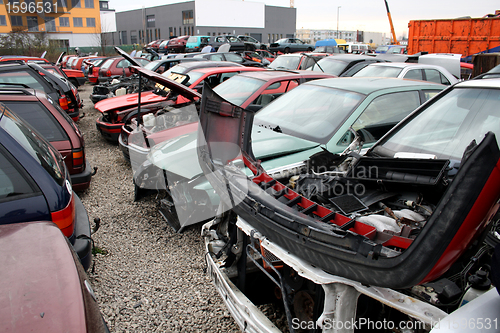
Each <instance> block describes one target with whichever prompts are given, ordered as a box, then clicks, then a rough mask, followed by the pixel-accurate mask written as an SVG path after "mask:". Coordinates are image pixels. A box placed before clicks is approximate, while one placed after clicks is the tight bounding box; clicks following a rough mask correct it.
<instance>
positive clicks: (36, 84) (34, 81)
mask: <svg viewBox="0 0 500 333" xmlns="http://www.w3.org/2000/svg"><path fill="white" fill-rule="evenodd" d="M35 75H36V74H35V73H33V72H30V71H26V70H19V71H16V72H2V73H0V86H5V87H9V86H12V85H14V84H16V83H20V84H25V85H26V86H28V87H30V88H33V89H38V90H43V91H47V90H48V89H49V88H48V86H47V84H46V83H45V84H44V80H43V78H42V77H40V76H38V75H37V76H35ZM2 83H4V85H2Z"/></svg>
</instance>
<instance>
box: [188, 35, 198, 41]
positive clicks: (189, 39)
mask: <svg viewBox="0 0 500 333" xmlns="http://www.w3.org/2000/svg"><path fill="white" fill-rule="evenodd" d="M197 41H198V37H196V36H191V37H189V38H188V40H187V42H188V43H196V42H197Z"/></svg>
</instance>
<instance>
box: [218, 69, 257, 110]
mask: <svg viewBox="0 0 500 333" xmlns="http://www.w3.org/2000/svg"><path fill="white" fill-rule="evenodd" d="M264 83H265V81H262V80H257V79H254V78H249V77H244V76H233V77H232V78H231V79H229V80H226V81H224V82H222V83H221V84H219V85H218V86H217V87H215V88H214V91H215V92H216V93H217V94H218V95H219V96H222V97H223V98H224V99H225V100H227V101H229V102H231V103H233V104H235V105H238V106H241V105H242V104H243V103H245V101H246V100H247V99H248V97H250V96H251V95H252V94H253V93H254V92H255V91H257V90H258V89H259V88H260V87H262V85H264Z"/></svg>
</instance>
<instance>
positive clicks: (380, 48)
mask: <svg viewBox="0 0 500 333" xmlns="http://www.w3.org/2000/svg"><path fill="white" fill-rule="evenodd" d="M388 49H389V46H379V47H377V48H376V49H375V52H387V50H388Z"/></svg>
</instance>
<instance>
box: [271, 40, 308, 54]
mask: <svg viewBox="0 0 500 333" xmlns="http://www.w3.org/2000/svg"><path fill="white" fill-rule="evenodd" d="M314 49H315V47H314V45H312V44H308V43H306V42H304V41H302V40H300V39H298V38H282V39H279V40H277V41H276V42H274V43H271V44H270V45H269V51H271V52H274V53H276V52H281V53H291V52H312V51H313V50H314Z"/></svg>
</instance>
